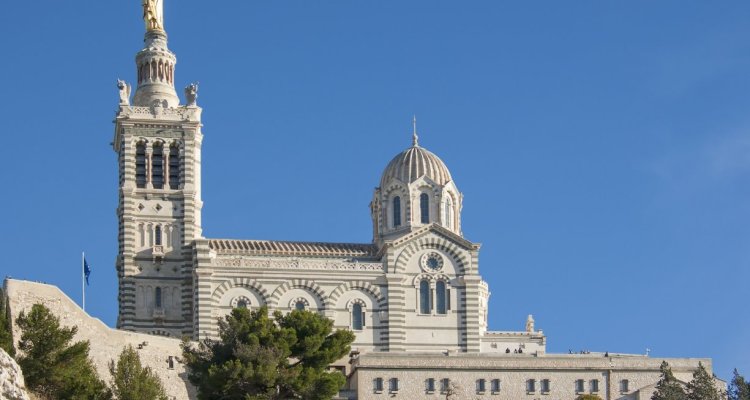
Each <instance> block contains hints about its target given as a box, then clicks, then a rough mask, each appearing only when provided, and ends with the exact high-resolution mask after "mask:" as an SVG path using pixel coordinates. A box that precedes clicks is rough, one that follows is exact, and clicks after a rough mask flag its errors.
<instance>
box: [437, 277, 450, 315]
mask: <svg viewBox="0 0 750 400" xmlns="http://www.w3.org/2000/svg"><path fill="white" fill-rule="evenodd" d="M445 294H446V290H445V282H443V281H437V283H436V284H435V308H436V309H437V313H438V314H447V313H448V308H447V307H446V301H445Z"/></svg>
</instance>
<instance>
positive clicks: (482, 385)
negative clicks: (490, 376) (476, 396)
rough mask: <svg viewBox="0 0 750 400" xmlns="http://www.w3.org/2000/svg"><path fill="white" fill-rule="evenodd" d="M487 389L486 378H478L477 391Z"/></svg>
mask: <svg viewBox="0 0 750 400" xmlns="http://www.w3.org/2000/svg"><path fill="white" fill-rule="evenodd" d="M486 390H487V389H486V388H485V382H484V379H477V393H484V392H485V391H486Z"/></svg>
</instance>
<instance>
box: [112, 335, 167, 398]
mask: <svg viewBox="0 0 750 400" xmlns="http://www.w3.org/2000/svg"><path fill="white" fill-rule="evenodd" d="M109 372H111V373H112V377H113V378H112V391H113V392H114V395H115V398H116V399H118V400H167V395H166V393H165V392H164V386H162V384H161V380H160V379H159V377H158V376H157V375H156V374H155V373H154V372H153V371H152V370H151V368H149V367H145V368H144V367H143V365H142V364H141V357H140V356H139V355H138V352H137V351H135V349H133V346H128V347H126V348H124V349H123V350H122V353H120V357H119V358H118V359H117V364H115V362H114V360H112V361H111V362H110V364H109Z"/></svg>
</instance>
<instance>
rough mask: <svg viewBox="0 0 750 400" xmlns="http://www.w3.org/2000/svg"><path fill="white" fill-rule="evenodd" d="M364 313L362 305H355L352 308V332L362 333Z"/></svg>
mask: <svg viewBox="0 0 750 400" xmlns="http://www.w3.org/2000/svg"><path fill="white" fill-rule="evenodd" d="M364 314H365V313H364V312H362V304H359V303H354V305H353V306H352V330H355V331H361V330H362V326H364V323H363V320H364V319H365V318H364Z"/></svg>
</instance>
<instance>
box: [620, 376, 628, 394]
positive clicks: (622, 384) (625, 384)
mask: <svg viewBox="0 0 750 400" xmlns="http://www.w3.org/2000/svg"><path fill="white" fill-rule="evenodd" d="M620 391H621V392H622V393H627V392H629V391H630V382H629V381H628V380H627V379H623V380H622V381H621V382H620Z"/></svg>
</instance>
